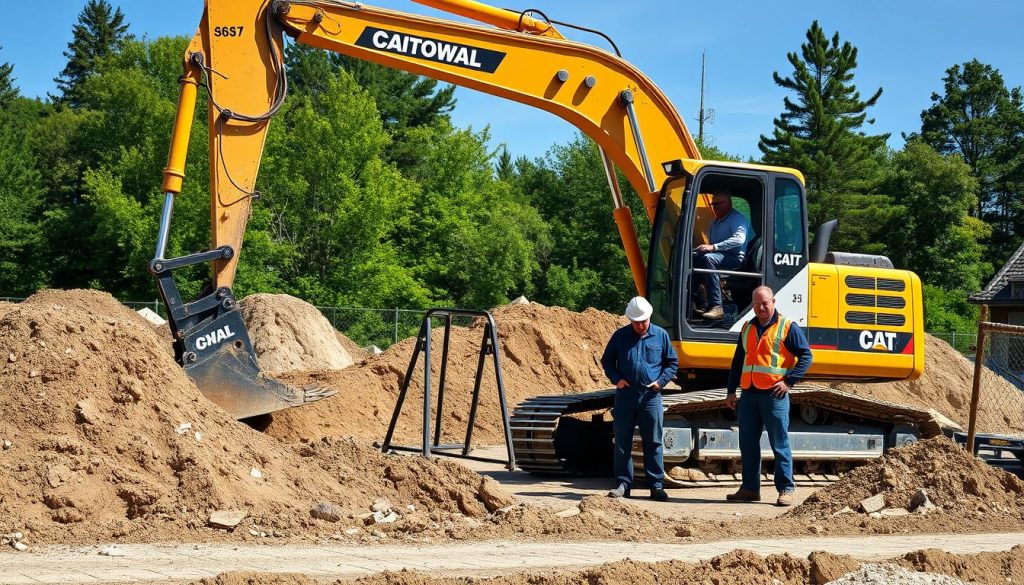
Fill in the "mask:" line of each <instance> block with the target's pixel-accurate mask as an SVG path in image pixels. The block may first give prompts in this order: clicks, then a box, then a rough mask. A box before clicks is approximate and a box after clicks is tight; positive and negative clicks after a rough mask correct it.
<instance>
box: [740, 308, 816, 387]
mask: <svg viewBox="0 0 1024 585" xmlns="http://www.w3.org/2000/svg"><path fill="white" fill-rule="evenodd" d="M778 320H779V312H778V311H775V314H774V315H772V318H771V320H769V321H768V324H767V325H765V326H763V327H762V326H761V321H760V320H759V319H758V318H757V317H754V318H753V319H751V320H750V322H751V323H752V324H753V325H754V328H755V330H756V331H757V338H758V339H761V336H762V335H764V332H765V331H766V330H767V329H768V328H769V327H771V326H772V325H773V324H775V322H776V321H778ZM782 344H783V345H785V346H786V349H788V350H789V352H790V353H791V354H793V355H794V356H795V357H796V365H794V366H793V369H791V370H789V373H788V374H786V375H785V380H786V383H787V384H789V385H790V386H793V385H794V384H796V383H798V382H800V381H801V380H803V379H804V374H806V373H807V369H808V368H810V367H811V359H812V355H811V345H810V344H809V343H807V337H806V336H805V335H804V331H803V329H800V326H799V325H797V324H796V323H792V324H791V325H790V326H789V333H788V334H787V335H786V339H784V340H783V341H782ZM751 349H753V348H751ZM745 357H746V352H744V351H743V340H742V339H741V340H739V342H738V343H737V344H736V353H735V354H733V356H732V369H730V370H729V384H728V385H727V386H726V389H727V390H728V391H729V394H733V393H734V392H736V387H737V386H739V385H740V376H741V375H742V374H743V361H744V358H745Z"/></svg>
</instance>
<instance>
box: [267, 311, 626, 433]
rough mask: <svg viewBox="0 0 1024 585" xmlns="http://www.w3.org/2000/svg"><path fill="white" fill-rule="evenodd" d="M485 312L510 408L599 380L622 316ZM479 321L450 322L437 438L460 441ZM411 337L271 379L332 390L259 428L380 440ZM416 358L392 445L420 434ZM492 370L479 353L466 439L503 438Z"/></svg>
mask: <svg viewBox="0 0 1024 585" xmlns="http://www.w3.org/2000/svg"><path fill="white" fill-rule="evenodd" d="M493 315H494V319H495V322H496V324H497V328H498V337H499V343H500V345H501V366H502V377H503V381H504V385H505V395H506V401H507V404H508V407H509V409H510V410H511V408H512V407H513V406H514V405H516V404H517V403H519V402H521V401H522V400H524V399H526V398H528V397H530V396H535V395H538V394H567V393H574V392H580V391H585V390H594V389H597V388H602V387H606V386H607V380H606V379H605V377H604V373H603V372H602V369H601V364H600V357H601V353H602V351H603V350H604V346H605V344H606V343H607V341H608V337H609V336H610V335H611V333H612V331H614V330H615V329H616V328H617V327H619V326H621V325H624V324H625V319H624V318H622V317H618V316H616V315H612V314H610V313H606V312H603V311H598V310H596V309H587V310H586V311H583V312H582V313H575V312H572V311H569V310H567V309H563V308H560V307H545V306H543V305H538V304H535V303H531V304H515V305H505V306H502V307H499V308H497V309H495V310H494V311H493ZM483 328H484V323H483V322H482V321H481V322H476V323H474V324H473V325H471V326H469V327H453V328H452V334H451V341H450V348H449V357H448V369H447V374H446V380H447V382H446V384H447V386H446V389H445V396H444V427H443V428H442V433H443V434H444V435H445V436H444V438H443V440H442V441H441V442H442V443H444V442H453V441H458V442H461V441H462V440H463V439H464V435H465V432H466V424H467V419H468V415H469V410H470V404H471V402H472V391H473V381H474V376H475V374H476V369H477V363H478V356H479V349H480V341H481V337H482V334H483ZM442 338H443V336H442V335H441V334H440V333H435V335H434V340H433V348H434V352H433V356H432V362H433V363H432V370H431V371H432V379H433V382H432V385H431V386H432V392H433V402H434V404H433V407H434V412H435V416H436V402H437V388H438V380H439V376H440V363H441V355H440V354H441V351H440V348H441V346H442ZM415 343H416V339H415V338H409V339H406V340H404V341H401V342H399V343H397V344H395V345H394V346H392V347H391V348H390V349H388V351H386V352H384V353H383V354H381V355H379V356H375V357H370V358H369V359H367V360H366V361H365V363H362V364H360V365H357V366H355V367H350V368H347V369H345V370H342V371H317V372H293V373H290V374H284V375H282V376H279V377H280V378H281V379H282V380H284V381H286V382H289V383H292V384H297V385H300V386H304V385H307V384H311V383H312V384H318V385H321V386H325V387H328V388H332V389H334V390H336V391H337V392H338V393H337V394H336V395H335V396H333V397H331V398H328V399H326V400H322V401H320V402H317V403H315V404H312V405H310V406H308V407H304V408H300V409H293V410H291V411H287V412H283V413H278V414H276V415H275V416H274V421H273V423H272V424H271V425H270V427H269V428H268V429H267V432H268V433H270V434H271V435H273V436H275V437H279V438H282V439H285V440H292V441H294V440H299V439H302V438H316V437H320V436H328V435H353V436H357V437H365V438H369V439H374V440H381V439H383V437H384V434H385V432H386V430H387V426H388V422H390V418H391V413H392V410H393V409H394V406H395V402H396V399H397V396H398V391H399V389H400V387H401V384H402V380H403V379H404V377H405V372H406V369H407V368H408V366H409V360H410V358H411V357H412V353H413V348H414V347H415ZM422 364H423V360H422V356H421V359H420V364H419V367H418V371H417V372H416V373H415V375H414V376H413V381H412V382H411V383H410V388H409V394H408V396H407V398H406V403H405V405H404V407H403V413H402V418H401V419H400V420H399V425H398V428H397V431H396V433H397V434H396V440H397V441H399V442H406V443H408V442H412V441H416V440H417V438H418V437H419V436H420V433H421V432H422V422H421V420H422V419H421V412H422V404H423V383H422V380H423V365H422ZM493 372H494V370H493V366H492V364H491V363H490V361H489V360H488V363H486V364H485V370H484V375H483V383H482V386H481V393H480V406H479V411H478V413H477V419H476V426H475V430H474V434H473V439H474V444H488V443H490V444H495V443H500V442H503V434H502V430H501V419H500V414H499V413H500V410H499V408H498V399H497V384H496V382H495V379H494V374H493Z"/></svg>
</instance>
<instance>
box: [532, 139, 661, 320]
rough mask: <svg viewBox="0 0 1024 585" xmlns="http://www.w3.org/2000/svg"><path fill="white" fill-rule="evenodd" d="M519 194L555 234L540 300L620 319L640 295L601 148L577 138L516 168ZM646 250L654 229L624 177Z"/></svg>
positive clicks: (544, 258) (543, 258) (540, 279)
mask: <svg viewBox="0 0 1024 585" xmlns="http://www.w3.org/2000/svg"><path fill="white" fill-rule="evenodd" d="M516 168H517V183H518V186H517V188H518V189H519V190H520V191H521V192H523V193H524V194H525V195H526V196H527V197H528V198H529V201H530V203H531V204H532V205H533V206H534V207H536V208H537V210H538V211H539V212H540V214H541V217H542V218H543V219H544V221H545V222H546V223H547V224H548V225H549V226H550V230H551V238H552V246H551V249H550V251H549V252H547V253H546V254H544V255H542V256H540V267H541V270H542V274H540V275H539V277H538V283H537V289H538V290H537V300H538V301H540V302H542V303H545V304H551V305H560V306H564V307H568V308H571V309H575V310H579V309H583V308H586V307H597V308H600V309H604V310H608V311H620V310H622V307H623V306H625V304H626V302H627V301H628V300H629V298H630V297H632V296H634V295H635V294H636V288H635V286H634V284H633V277H632V273H631V272H630V270H629V264H628V262H627V261H626V254H625V252H624V251H623V249H622V241H621V240H620V239H619V233H618V228H617V227H616V225H615V221H614V219H613V218H612V205H611V198H610V196H609V194H608V183H607V179H606V177H605V173H604V168H603V167H602V164H601V159H600V155H599V153H598V149H597V145H596V144H595V143H594V142H593V141H591V140H590V139H588V138H586V137H583V136H577V138H576V139H575V140H573V141H572V142H570V143H569V144H566V145H557V146H555V147H553V148H552V149H551V150H550V151H549V152H548V154H547V156H546V157H545V158H544V159H541V160H538V161H534V162H529V161H525V160H523V159H520V160H519V161H517V163H516ZM619 184H620V185H621V186H622V192H623V196H624V197H625V199H626V201H628V202H630V206H631V209H632V213H633V219H634V226H635V227H636V231H637V237H638V239H639V241H640V243H641V248H644V247H645V246H646V244H647V242H648V241H649V240H650V224H649V223H648V221H647V217H646V215H645V212H644V210H643V206H642V204H641V203H640V200H639V198H638V197H637V196H636V193H635V191H633V189H632V187H631V186H629V184H628V183H627V182H626V181H625V180H624V179H623V178H622V177H621V176H619Z"/></svg>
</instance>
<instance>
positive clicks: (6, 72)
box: [0, 47, 18, 108]
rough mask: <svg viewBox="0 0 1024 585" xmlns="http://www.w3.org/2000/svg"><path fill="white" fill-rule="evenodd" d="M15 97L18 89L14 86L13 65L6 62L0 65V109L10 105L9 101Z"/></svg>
mask: <svg viewBox="0 0 1024 585" xmlns="http://www.w3.org/2000/svg"><path fill="white" fill-rule="evenodd" d="M0 48H2V47H0ZM16 97H18V88H17V87H16V86H15V85H14V65H11V64H10V63H6V62H4V63H0V108H3V107H5V106H6V105H7V104H9V103H11V100H13V99H14V98H16Z"/></svg>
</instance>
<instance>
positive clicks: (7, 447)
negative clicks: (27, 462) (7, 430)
mask: <svg viewBox="0 0 1024 585" xmlns="http://www.w3.org/2000/svg"><path fill="white" fill-rule="evenodd" d="M13 446H14V443H12V442H10V441H9V440H8V439H4V451H9V450H10V449H11V447H13Z"/></svg>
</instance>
